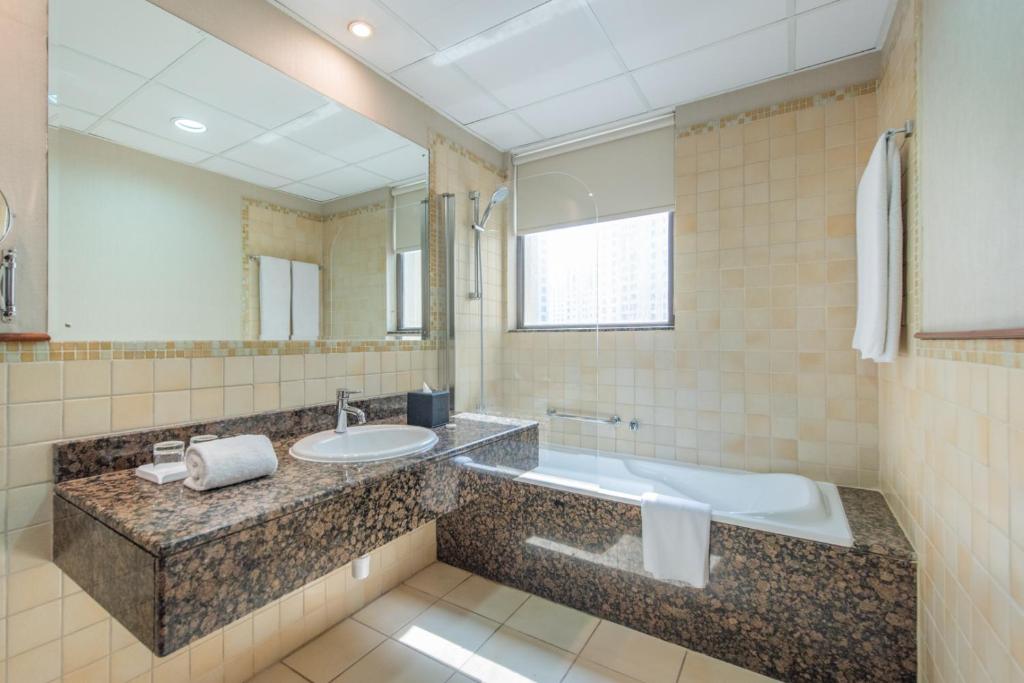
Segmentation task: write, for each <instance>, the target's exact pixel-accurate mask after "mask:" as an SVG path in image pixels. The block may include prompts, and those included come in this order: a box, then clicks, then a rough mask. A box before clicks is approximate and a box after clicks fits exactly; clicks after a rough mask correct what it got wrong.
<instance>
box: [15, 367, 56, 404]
mask: <svg viewBox="0 0 1024 683" xmlns="http://www.w3.org/2000/svg"><path fill="white" fill-rule="evenodd" d="M61 369H62V368H61V364H60V363H14V364H12V365H11V366H10V367H9V369H8V375H9V382H10V389H9V397H10V402H11V403H30V402H36V401H53V400H60V398H61V374H62V373H61Z"/></svg>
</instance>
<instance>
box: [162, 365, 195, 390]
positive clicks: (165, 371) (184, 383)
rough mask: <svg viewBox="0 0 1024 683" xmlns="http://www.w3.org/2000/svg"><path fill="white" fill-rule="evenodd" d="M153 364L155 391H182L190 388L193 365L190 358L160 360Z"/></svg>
mask: <svg viewBox="0 0 1024 683" xmlns="http://www.w3.org/2000/svg"><path fill="white" fill-rule="evenodd" d="M153 363H154V366H153V375H154V382H153V389H154V390H155V391H181V390H182V389H188V388H189V386H190V382H191V380H190V370H191V363H190V361H189V359H188V358H160V359H157V360H155V361H153Z"/></svg>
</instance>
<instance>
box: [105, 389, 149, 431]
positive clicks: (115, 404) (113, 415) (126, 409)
mask: <svg viewBox="0 0 1024 683" xmlns="http://www.w3.org/2000/svg"><path fill="white" fill-rule="evenodd" d="M110 426H111V429H113V430H114V431H115V432H119V431H125V430H128V429H141V428H143V427H152V426H153V394H131V395H128V396H114V397H113V399H111V406H110Z"/></svg>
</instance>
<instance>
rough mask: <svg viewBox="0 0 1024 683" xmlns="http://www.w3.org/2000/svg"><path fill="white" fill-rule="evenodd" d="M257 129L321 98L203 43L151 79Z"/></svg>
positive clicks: (225, 48) (216, 44)
mask: <svg viewBox="0 0 1024 683" xmlns="http://www.w3.org/2000/svg"><path fill="white" fill-rule="evenodd" d="M157 80H158V81H160V82H161V83H163V84H164V85H167V86H170V87H172V88H174V89H175V90H178V91H179V92H183V93H185V94H186V95H189V96H191V97H194V98H195V99H197V100H200V101H202V102H206V103H207V104H212V105H213V106H215V107H217V108H219V109H223V110H224V111H226V112H229V113H231V114H234V115H235V116H237V117H238V118H240V119H244V120H246V121H251V122H252V123H255V124H256V125H258V126H261V127H263V128H274V127H275V126H280V125H281V124H283V123H286V122H288V121H291V120H292V119H294V118H296V117H298V116H301V115H303V114H305V113H306V112H309V111H312V110H313V109H316V108H318V107H321V106H323V105H324V104H326V103H327V101H328V100H327V98H326V97H324V96H323V95H320V94H318V93H316V92H314V91H313V90H311V89H310V88H307V87H306V86H304V85H302V84H301V83H299V82H298V81H296V80H293V79H291V78H289V77H288V76H285V75H284V74H282V73H281V72H279V71H277V70H275V69H273V68H271V67H269V66H267V65H266V64H264V63H263V62H260V61H258V60H255V59H253V58H252V57H250V56H248V55H247V54H245V53H244V52H242V51H241V50H236V49H235V48H233V47H231V46H230V45H227V44H225V43H222V42H221V41H219V40H216V39H213V38H208V39H206V40H204V41H203V42H202V43H201V44H200V45H198V46H197V47H195V48H194V49H192V50H190V51H189V53H188V54H187V55H185V56H184V57H182V58H181V59H180V60H178V61H177V62H175V63H174V65H173V66H171V67H170V68H169V69H167V71H165V72H164V73H162V74H160V77H159V78H158V79H157Z"/></svg>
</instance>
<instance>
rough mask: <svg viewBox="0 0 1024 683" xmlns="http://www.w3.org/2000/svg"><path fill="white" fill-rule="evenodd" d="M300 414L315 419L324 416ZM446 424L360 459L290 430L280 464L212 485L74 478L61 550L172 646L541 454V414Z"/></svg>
mask: <svg viewBox="0 0 1024 683" xmlns="http://www.w3.org/2000/svg"><path fill="white" fill-rule="evenodd" d="M381 410H382V412H385V413H386V412H387V405H386V403H385V405H384V406H383V407H382V408H381ZM295 413H301V414H302V415H303V416H304V417H302V418H301V419H299V418H295V419H294V421H293V422H292V424H293V425H296V424H297V425H302V427H301V429H303V430H305V429H307V428H309V425H310V422H307V421H306V419H307V418H308V419H309V420H311V421H312V422H313V423H315V421H316V419H318V418H316V415H317V413H316V411H315V409H312V410H310V411H305V412H303V411H293V412H291V413H286V415H291V416H294V414H295ZM271 415H274V414H271ZM311 416H312V417H311ZM384 419H385V420H388V421H400V420H401V419H402V418H401V417H391V418H384ZM285 421H287V420H285ZM317 428H319V429H322V428H323V426H322V425H317V426H315V427H312V430H315V429H317ZM280 429H282V430H284V429H286V428H285V427H280ZM435 431H436V433H437V434H438V437H439V441H438V443H437V445H436V446H435V447H434V448H433V449H432V450H431V451H428V452H427V453H425V454H421V455H418V456H411V457H408V458H401V459H395V460H390V461H384V462H379V463H365V464H351V465H329V464H322V463H307V462H302V461H299V460H296V459H294V458H291V457H290V456H288V455H287V448H288V447H289V446H290V445H291V443H292V442H293V441H294V440H296V439H297V438H298V437H299V436H301V435H302V434H304V433H306V432H305V431H301V432H293V433H291V434H288V435H287V436H284V435H277V436H276V438H275V439H274V445H275V448H276V449H277V452H278V458H279V460H280V467H279V469H278V471H277V472H276V473H275V474H274V475H272V476H270V477H265V478H263V479H259V480H255V481H251V482H245V483H243V484H239V485H236V486H231V487H226V488H223V489H217V490H215V491H207V492H202V493H200V492H194V491H190V490H187V489H185V488H183V487H181V486H177V485H169V486H155V485H152V484H150V483H148V482H145V481H143V480H141V479H139V478H137V477H135V476H134V474H133V473H132V472H131V470H130V469H121V470H116V471H107V472H105V473H103V474H99V475H95V476H89V477H84V478H78V479H65V480H63V481H61V482H60V483H59V484H57V486H56V487H55V490H54V494H55V496H54V548H53V555H54V562H55V563H56V564H57V566H59V567H60V568H61V569H62V570H63V571H64V572H65V574H66V575H67V576H68V577H69V578H71V579H72V580H74V581H75V582H77V583H78V584H79V585H81V586H82V587H83V588H84V589H85V590H86V591H87V592H88V593H89V594H90V595H91V596H92V597H93V598H94V599H95V600H96V601H97V602H98V603H99V604H100V605H101V606H103V607H104V608H105V609H106V610H108V611H109V612H110V613H111V615H112V616H113V617H114V618H116V619H117V620H118V621H119V622H120V623H121V624H122V625H123V626H124V627H125V628H127V629H128V630H129V631H130V632H131V633H132V634H133V635H134V636H135V637H137V638H138V639H139V640H140V641H141V642H142V643H143V644H144V645H145V646H146V647H148V648H150V649H151V650H152V651H153V652H154V653H156V654H157V655H160V656H163V655H166V654H168V653H171V652H174V651H176V650H178V649H179V648H181V647H183V646H185V645H188V644H189V643H191V642H193V641H196V640H198V639H200V638H202V637H203V636H205V635H206V634H209V633H212V632H214V631H215V630H216V629H218V628H220V627H221V626H224V625H225V624H229V623H231V622H233V621H234V620H236V619H238V618H240V617H243V616H244V615H246V614H249V613H251V612H253V611H254V610H256V609H258V608H260V607H261V606H262V605H264V604H267V603H269V602H271V601H273V600H275V599H277V598H279V597H280V596H282V595H285V594H287V593H289V592H291V591H293V590H295V589H297V588H299V587H301V586H304V585H307V584H308V583H309V582H311V581H313V580H315V579H317V578H319V577H322V576H324V575H326V574H328V573H329V572H331V571H333V570H335V569H336V568H337V567H340V566H342V565H344V564H345V563H346V562H349V561H350V560H351V559H353V558H355V557H358V556H360V555H363V554H364V553H367V552H370V551H372V550H373V549H375V548H378V547H381V546H383V545H384V544H386V543H388V542H390V541H392V540H393V539H396V538H398V537H400V536H402V535H403V534H406V533H408V532H410V531H412V530H414V529H417V528H418V527H421V526H422V525H424V524H428V523H430V522H431V521H433V520H435V519H436V518H437V517H438V516H440V515H442V514H444V513H446V512H450V511H452V510H455V509H457V508H458V507H459V506H461V505H465V504H468V503H469V502H471V501H472V500H473V499H475V496H476V495H477V492H476V489H475V488H474V485H476V484H478V483H479V482H480V481H481V479H480V478H479V477H478V476H477V475H474V476H471V477H467V476H466V475H465V473H466V472H469V471H470V467H471V466H477V467H478V468H480V469H481V470H486V471H488V472H490V473H492V475H493V474H501V475H502V476H513V475H514V474H515V473H517V472H521V471H523V470H524V469H528V468H530V467H534V466H536V458H537V429H536V423H532V422H525V421H519V420H505V419H501V420H499V419H492V418H484V417H483V416H456V417H455V418H454V419H453V426H451V427H440V428H438V429H437V430H435ZM193 433H197V432H193ZM150 434H152V432H150ZM139 438H140V439H141V438H149V437H139ZM103 443H104V440H93V447H102V444H103ZM83 452H84V448H81V449H72V448H70V444H69V445H68V447H67V448H65V449H64V450H63V451H62V454H64V455H69V454H70V455H71V456H72V457H77V458H79V459H80V460H83V461H85V460H88V459H87V458H83V457H82V453H83ZM130 459H131V456H126V457H124V458H120V459H119V458H114V459H108V460H109V461H110V462H118V463H121V462H128V461H130ZM102 461H103V459H102V458H94V459H93V460H89V462H102ZM478 471H479V470H478ZM488 479H494V477H493V476H491V477H489V478H488Z"/></svg>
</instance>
